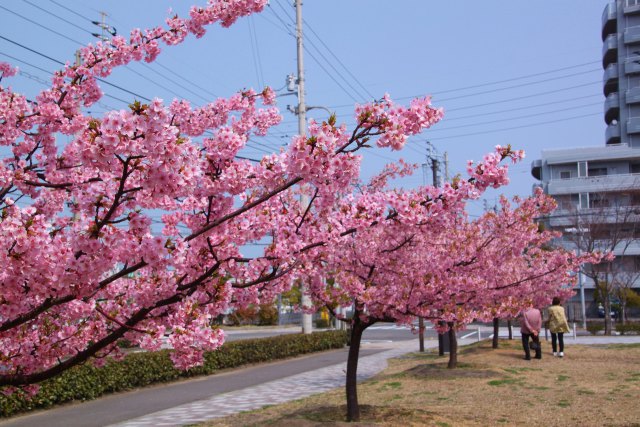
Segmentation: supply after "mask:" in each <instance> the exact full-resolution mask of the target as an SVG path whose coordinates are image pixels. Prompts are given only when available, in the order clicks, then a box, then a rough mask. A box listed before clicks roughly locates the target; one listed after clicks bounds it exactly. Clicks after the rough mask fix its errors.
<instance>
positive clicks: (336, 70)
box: [276, 0, 367, 100]
mask: <svg viewBox="0 0 640 427" xmlns="http://www.w3.org/2000/svg"><path fill="white" fill-rule="evenodd" d="M276 3H277V5H278V6H279V7H280V9H282V12H283V13H284V14H285V15H286V16H287V18H289V20H291V21H292V22H295V21H294V19H293V18H292V17H291V15H289V13H288V12H287V10H286V9H285V8H284V6H282V4H281V3H280V2H279V1H278V0H276ZM305 41H307V42H309V44H310V45H311V46H312V47H313V48H314V49H315V50H316V52H317V53H318V54H319V55H320V56H321V57H322V59H324V62H325V63H326V64H329V66H330V67H331V68H332V69H333V71H335V73H336V74H337V75H338V76H340V78H341V79H342V81H344V82H345V83H346V85H347V86H349V88H351V90H352V91H353V92H354V93H355V94H356V96H357V97H359V98H360V99H366V98H367V97H366V96H363V95H362V94H361V93H360V92H359V91H358V90H357V89H356V88H355V87H353V85H352V84H351V83H349V81H348V80H347V79H346V78H344V76H343V75H342V73H340V71H339V70H338V69H337V68H336V67H335V66H334V65H333V63H332V61H329V60H328V59H327V57H326V56H324V54H323V53H322V49H320V48H318V47H317V46H316V45H315V43H314V42H313V40H311V39H305ZM305 51H307V52H308V53H309V55H310V56H311V57H312V58H313V59H314V61H316V62H317V63H318V65H319V66H320V68H322V69H323V70H324V71H325V73H327V75H329V76H330V77H332V74H331V73H329V72H328V71H327V70H326V69H325V68H324V66H323V65H322V63H321V62H320V61H318V60H317V59H316V58H315V57H314V56H313V54H311V52H309V51H308V50H307V49H306V48H305ZM332 80H334V81H335V82H336V84H338V86H340V88H341V89H342V90H343V91H345V93H346V92H347V91H346V89H345V88H344V87H343V86H342V85H340V84H339V83H338V82H337V81H336V80H335V79H333V77H332ZM347 94H348V95H349V96H350V97H351V98H352V99H354V100H355V98H354V97H353V96H351V94H350V93H347Z"/></svg>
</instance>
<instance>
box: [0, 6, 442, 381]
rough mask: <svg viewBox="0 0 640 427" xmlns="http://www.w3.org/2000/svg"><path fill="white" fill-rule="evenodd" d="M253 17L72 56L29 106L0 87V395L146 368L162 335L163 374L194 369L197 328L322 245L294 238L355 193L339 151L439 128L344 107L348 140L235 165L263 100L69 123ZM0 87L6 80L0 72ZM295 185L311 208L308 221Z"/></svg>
mask: <svg viewBox="0 0 640 427" xmlns="http://www.w3.org/2000/svg"><path fill="white" fill-rule="evenodd" d="M265 4H266V0H210V1H209V3H208V4H207V6H204V7H195V6H194V7H192V8H191V10H190V13H189V17H187V18H179V17H177V16H175V17H172V18H169V19H167V21H166V27H156V28H152V29H148V30H144V31H143V30H133V31H132V32H131V34H130V37H129V39H128V40H127V39H125V38H124V37H121V36H116V37H114V38H113V39H111V40H109V41H106V42H98V43H96V44H95V45H88V46H87V47H85V48H83V49H82V51H81V61H80V63H79V64H78V65H73V64H70V63H69V64H67V65H66V66H65V67H64V69H62V70H60V71H59V72H57V73H55V75H54V76H53V78H52V82H51V87H50V88H48V89H47V90H44V91H42V92H41V93H39V94H38V95H37V96H36V97H35V99H33V100H29V99H27V98H26V97H25V96H24V95H21V94H20V93H19V92H16V91H14V90H13V89H12V88H11V87H10V86H9V87H5V86H0V146H1V147H0V148H1V149H2V150H4V151H2V152H3V153H9V154H8V155H6V156H4V158H3V159H2V162H1V163H0V264H1V265H2V266H3V268H2V270H1V271H0V284H1V286H2V295H1V296H0V363H1V364H2V367H3V369H2V373H0V385H2V386H24V385H29V384H35V383H38V382H40V381H42V380H44V379H47V378H51V377H53V376H55V375H57V374H59V373H60V372H63V371H64V370H66V369H69V368H70V367H72V366H74V365H76V364H79V363H83V362H85V361H87V360H90V359H91V360H93V361H95V362H96V363H97V362H99V361H101V360H104V358H105V357H106V356H113V355H116V356H117V355H118V347H117V342H118V340H121V339H127V340H129V341H131V342H134V343H138V344H140V346H141V347H143V348H145V349H149V350H154V349H157V348H158V347H159V345H160V342H161V338H162V337H163V336H164V335H166V334H168V336H169V338H168V339H169V342H170V344H171V345H172V346H173V347H174V349H175V350H174V351H173V352H172V354H171V357H172V360H173V362H174V363H175V365H176V366H177V367H180V368H183V369H187V368H189V367H192V366H194V365H196V364H198V363H200V362H201V361H202V355H203V351H205V350H212V349H215V348H217V347H219V346H220V345H221V344H222V342H223V340H224V333H223V331H222V330H220V329H217V328H212V327H211V326H210V319H211V318H213V317H216V316H217V315H218V314H220V313H223V312H224V311H225V310H227V309H228V308H229V307H234V306H240V307H241V306H246V305H247V304H252V303H258V302H259V301H260V298H265V299H267V300H268V299H269V298H272V297H273V296H274V295H275V294H277V293H279V292H281V291H283V290H287V289H288V288H289V287H290V283H291V279H290V278H289V277H288V275H290V274H291V272H292V271H294V270H295V269H297V268H300V266H301V261H300V258H301V256H302V255H304V254H305V253H306V252H310V251H312V250H313V249H315V248H318V247H320V246H322V245H324V244H325V242H327V241H328V240H329V238H330V237H333V238H335V237H336V236H335V233H332V232H324V233H319V234H316V233H314V232H312V231H310V230H312V229H313V228H310V227H307V226H306V225H307V224H310V223H313V221H316V220H317V216H316V212H323V211H324V210H326V207H327V206H333V205H334V204H335V203H336V202H337V197H338V195H339V194H343V193H344V189H345V188H350V184H351V183H352V182H355V181H356V180H357V177H358V175H359V166H360V156H359V155H357V154H356V151H358V150H359V149H362V148H363V147H368V146H369V144H371V143H372V142H375V144H376V145H377V146H379V147H390V148H391V149H400V148H401V147H402V146H403V145H404V143H405V142H406V140H407V138H408V137H410V136H411V135H414V134H416V133H418V132H420V131H422V130H423V129H426V128H428V127H430V126H431V125H432V124H434V123H435V122H437V121H438V120H439V119H440V118H441V117H442V110H440V109H436V108H433V107H431V105H430V102H429V99H428V98H424V99H416V100H414V101H412V102H411V104H410V105H409V106H408V107H402V106H397V105H395V104H394V103H393V102H392V101H391V100H390V98H389V97H388V96H385V97H384V98H382V99H381V100H379V101H375V102H372V103H370V104H366V105H361V106H357V107H356V111H355V114H356V125H355V127H354V128H353V129H351V130H350V131H349V130H347V128H346V126H337V125H336V123H335V118H332V119H331V120H329V121H328V123H323V124H312V126H311V127H310V129H309V136H308V137H304V136H298V137H295V138H293V140H292V142H291V144H290V145H289V147H288V149H287V150H286V151H283V152H281V153H274V154H272V155H268V156H265V157H264V158H263V159H262V160H261V161H260V162H258V163H251V162H249V161H246V160H242V159H240V158H238V157H237V156H236V155H237V153H238V152H239V151H240V150H241V149H242V148H243V147H244V145H245V144H246V142H247V140H248V138H249V137H250V136H254V135H255V136H261V135H264V134H265V133H266V132H268V129H269V128H270V127H272V126H274V125H276V124H277V123H278V122H279V121H280V115H279V113H278V110H277V109H276V108H275V107H274V106H273V102H274V98H275V94H274V92H273V91H272V90H271V89H269V88H266V89H264V90H259V91H254V90H252V89H246V90H242V91H240V92H238V93H237V94H235V95H233V96H231V97H229V98H227V99H223V98H221V99H217V100H214V101H212V102H211V103H210V104H207V105H205V106H202V107H198V108H194V107H192V106H191V105H190V104H189V103H188V102H187V101H184V100H173V101H172V102H170V103H169V104H165V103H164V102H163V101H162V100H160V99H154V100H153V101H151V102H149V103H147V104H143V103H140V102H138V101H135V100H134V101H132V103H131V105H130V106H129V108H128V109H123V110H118V111H110V112H107V113H105V114H104V115H102V116H95V115H90V114H89V113H87V112H86V109H85V108H86V107H89V106H91V105H92V104H94V103H95V102H97V101H98V100H99V99H100V98H101V96H102V92H101V89H100V86H99V84H98V83H99V82H98V78H106V77H108V76H109V75H110V73H111V72H112V70H113V69H114V68H116V67H119V66H124V65H126V64H128V63H130V62H131V61H146V62H152V61H153V60H155V58H156V57H157V56H158V55H159V54H160V46H161V45H162V44H165V45H175V44H178V43H181V42H182V41H183V40H184V39H185V38H186V37H187V36H189V35H194V36H195V37H202V36H203V35H204V34H205V27H206V26H207V25H211V24H216V23H218V24H220V25H222V26H224V27H226V26H229V25H231V24H233V23H234V22H235V21H236V19H238V18H239V17H242V16H245V15H248V14H250V13H254V12H259V11H260V10H261V9H262V8H263V7H264V5H265ZM0 73H1V76H0V77H1V78H2V79H3V80H4V79H6V78H8V77H10V76H11V75H12V74H13V73H15V69H13V68H12V67H11V66H10V65H9V64H6V63H1V64H0ZM2 83H3V84H4V82H2ZM60 136H64V138H60ZM67 138H68V139H70V142H69V143H67V144H62V143H61V142H60V141H61V140H66V139H67ZM296 184H305V186H304V187H303V188H304V190H302V191H309V192H311V193H312V195H313V197H312V203H311V204H310V205H309V206H300V202H299V201H298V200H299V199H298V193H299V191H301V190H297V189H296V188H297V187H296ZM25 205H26V206H25ZM158 214H161V220H160V223H161V224H160V225H161V227H162V229H161V231H159V232H156V231H154V229H152V221H153V219H152V215H158ZM274 230H275V232H274ZM353 232H354V231H350V232H349V233H353ZM347 234H348V233H347ZM265 236H274V244H273V245H271V246H268V247H266V248H265V249H264V252H263V253H262V255H261V256H257V257H247V256H245V255H244V254H243V252H242V249H243V247H245V246H246V245H247V244H248V243H251V242H255V241H258V240H260V239H262V238H264V237H265Z"/></svg>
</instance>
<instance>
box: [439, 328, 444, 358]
mask: <svg viewBox="0 0 640 427" xmlns="http://www.w3.org/2000/svg"><path fill="white" fill-rule="evenodd" d="M438 323H440V322H438ZM440 325H442V324H441V323H440ZM438 356H444V334H442V333H440V332H438Z"/></svg>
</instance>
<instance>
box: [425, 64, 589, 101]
mask: <svg viewBox="0 0 640 427" xmlns="http://www.w3.org/2000/svg"><path fill="white" fill-rule="evenodd" d="M595 71H600V70H598V69H593V70H587V71H581V72H579V73H573V74H567V75H565V76H559V77H550V78H548V79H543V80H537V81H535V82H529V83H520V84H517V85H513V86H505V87H500V88H496V89H491V90H485V91H482V92H475V93H470V94H467V95H460V96H454V97H451V98H444V99H437V101H438V102H445V101H453V100H454V99H462V98H468V97H470V96H476V95H485V94H487V93H495V92H501V91H503V90H509V89H516V88H520V87H524V86H531V85H536V84H540V83H546V82H550V81H552V80H560V79H566V78H568V77H575V76H579V75H583V74H588V73H593V72H595Z"/></svg>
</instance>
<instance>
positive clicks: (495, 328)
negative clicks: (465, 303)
mask: <svg viewBox="0 0 640 427" xmlns="http://www.w3.org/2000/svg"><path fill="white" fill-rule="evenodd" d="M499 332H500V319H498V318H497V317H494V318H493V342H492V344H491V346H492V347H493V348H498V333H499Z"/></svg>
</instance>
